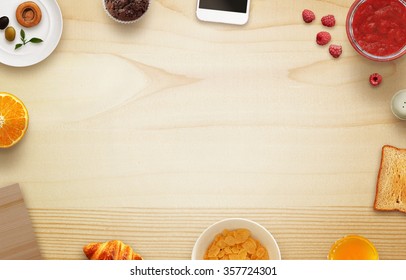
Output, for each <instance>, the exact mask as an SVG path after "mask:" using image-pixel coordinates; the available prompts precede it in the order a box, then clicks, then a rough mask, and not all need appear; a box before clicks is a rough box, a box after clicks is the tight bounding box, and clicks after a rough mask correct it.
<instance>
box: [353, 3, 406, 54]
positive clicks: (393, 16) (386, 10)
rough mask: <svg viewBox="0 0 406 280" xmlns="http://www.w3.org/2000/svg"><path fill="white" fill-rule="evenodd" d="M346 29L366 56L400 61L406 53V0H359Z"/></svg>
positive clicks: (355, 47)
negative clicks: (398, 59)
mask: <svg viewBox="0 0 406 280" xmlns="http://www.w3.org/2000/svg"><path fill="white" fill-rule="evenodd" d="M346 29H347V36H348V39H349V40H350V43H351V45H352V46H353V47H354V49H355V50H356V51H357V52H358V53H360V54H361V55H362V56H364V57H366V58H369V59H371V60H374V61H391V60H394V59H397V58H399V57H401V56H402V55H404V54H405V53H406V0H357V1H355V2H354V3H353V4H352V6H351V8H350V10H349V12H348V15H347V21H346Z"/></svg>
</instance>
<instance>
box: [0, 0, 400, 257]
mask: <svg viewBox="0 0 406 280" xmlns="http://www.w3.org/2000/svg"><path fill="white" fill-rule="evenodd" d="M58 2H59V4H60V6H61V9H62V13H63V18H64V31H63V35H62V40H61V42H60V44H59V46H58V47H57V49H56V51H55V52H54V53H53V54H52V55H51V56H50V57H49V58H48V59H47V60H45V61H43V62H42V63H40V64H38V65H35V66H33V67H29V68H23V69H16V68H10V67H6V66H3V65H0V73H1V75H0V84H1V85H2V90H3V91H8V92H11V93H14V94H15V95H17V96H19V97H20V98H21V99H22V100H23V101H24V103H25V105H26V106H27V108H28V110H29V113H30V127H29V130H28V131H27V134H26V136H25V138H24V139H23V141H22V142H21V143H19V144H18V145H17V146H15V147H14V148H13V149H9V150H1V151H0V185H8V184H11V183H14V182H20V185H21V188H22V191H23V193H24V197H25V198H26V203H27V205H28V208H29V210H30V215H31V217H32V219H33V223H34V227H35V231H36V233H37V235H38V238H39V243H40V246H41V253H42V254H43V255H44V257H45V258H50V259H59V258H61V259H73V258H82V255H81V247H82V246H83V245H84V243H86V242H88V241H92V240H93V239H97V240H104V239H109V238H116V237H117V238H120V237H122V238H123V239H129V240H125V241H127V242H130V243H131V242H133V244H135V245H136V249H139V250H140V251H141V252H140V253H142V254H143V255H145V257H146V258H148V259H158V258H168V259H172V258H176V259H179V258H189V257H190V254H191V248H192V246H193V242H194V240H195V239H196V238H197V236H198V235H199V233H200V232H201V231H202V230H203V229H204V228H205V227H206V226H208V225H209V224H210V223H212V222H214V221H216V220H218V219H220V218H226V217H230V216H232V217H237V216H243V217H248V218H252V219H256V220H259V222H261V223H262V224H264V225H265V226H267V227H268V228H269V230H271V231H272V233H274V234H275V235H276V239H277V241H278V242H279V244H280V245H281V251H282V256H283V258H286V259H301V258H303V259H317V258H319V259H324V258H325V257H326V255H327V252H328V249H329V246H330V244H331V243H332V242H333V241H334V240H335V239H337V238H338V237H340V236H342V235H345V234H349V233H359V234H364V235H366V237H368V238H371V239H372V240H373V241H374V242H376V243H377V246H378V250H379V252H380V253H381V256H382V258H385V259H391V258H393V259H406V256H405V251H406V250H405V249H406V247H405V246H406V245H405V243H404V241H403V240H406V238H405V237H406V234H405V231H404V228H403V224H404V221H405V219H406V216H405V215H403V216H402V215H399V214H397V213H377V212H374V211H373V210H372V205H373V200H374V196H375V184H376V177H377V172H378V168H379V161H380V151H381V147H382V146H383V145H385V144H390V145H394V146H398V147H401V148H406V141H405V134H406V123H405V122H401V121H399V120H398V119H396V118H395V117H394V116H393V115H392V113H391V111H390V100H391V98H392V95H393V94H394V93H395V92H397V91H398V90H400V89H402V88H406V80H405V79H404V77H405V75H406V59H405V58H402V59H399V60H396V61H394V62H389V63H376V62H372V61H368V60H366V59H364V58H362V57H360V56H359V55H358V54H357V53H356V52H355V51H354V50H353V49H352V47H351V45H350V44H349V42H348V40H347V38H346V33H345V18H346V14H347V11H348V8H349V7H350V5H351V3H352V1H351V0H329V1H294V0H274V1H264V0H262V1H261V0H255V1H252V5H251V16H250V20H249V22H248V24H247V25H245V26H231V25H223V24H214V23H213V24H212V23H203V22H200V21H198V20H197V19H196V16H195V6H196V2H195V1H186V0H154V1H153V2H152V4H151V7H150V10H149V11H148V13H147V14H146V15H145V18H143V19H142V20H141V21H139V22H138V23H136V24H134V25H119V24H117V23H115V22H113V21H112V20H111V19H109V18H108V17H107V16H106V15H105V13H104V11H103V9H102V6H101V3H100V2H101V1H80V0H59V1H58ZM304 8H310V9H312V10H314V11H315V12H316V15H317V17H318V19H320V18H321V16H323V15H325V14H328V13H334V15H335V16H336V20H337V25H336V26H335V27H334V28H333V29H329V31H330V32H331V34H332V37H333V41H332V42H333V43H336V44H341V45H342V46H343V54H342V56H341V57H340V58H339V59H333V58H332V57H331V56H330V55H329V53H328V50H327V48H323V47H320V46H317V45H316V43H315V35H316V33H317V32H318V31H320V30H324V29H325V28H323V27H322V26H321V24H320V23H319V22H318V21H316V22H314V23H313V24H304V23H303V21H302V18H301V11H302V10H303V9H304ZM372 72H379V73H381V74H382V75H383V77H384V81H383V83H382V84H381V85H380V86H379V87H378V88H372V87H371V86H370V85H369V83H368V77H369V75H370V74H371V73H372ZM150 212H151V213H153V214H150ZM199 213H201V214H199ZM168 217H170V219H168ZM115 219H116V220H115ZM113 221H114V223H113ZM275 221H276V222H275ZM111 222H112V224H110V223H111ZM162 225H165V226H164V227H162ZM179 232H180V233H181V234H182V235H181V236H182V238H181V237H179V235H176V236H172V237H171V236H168V237H166V238H165V236H166V235H167V234H172V235H173V234H174V233H179ZM60 240H64V241H66V244H67V245H66V246H65V243H64V242H62V243H61V241H60ZM166 241H167V242H166ZM138 244H139V245H140V246H138Z"/></svg>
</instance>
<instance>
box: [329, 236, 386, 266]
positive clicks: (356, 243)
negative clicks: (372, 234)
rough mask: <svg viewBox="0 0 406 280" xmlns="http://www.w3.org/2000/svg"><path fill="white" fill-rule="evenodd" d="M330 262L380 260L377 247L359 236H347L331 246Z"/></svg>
mask: <svg viewBox="0 0 406 280" xmlns="http://www.w3.org/2000/svg"><path fill="white" fill-rule="evenodd" d="M328 259H329V260H378V259H379V256H378V252H377V251H376V248H375V246H374V245H373V244H372V243H371V241H369V240H368V239H366V238H365V237H362V236H359V235H347V236H344V237H343V238H341V239H339V240H337V241H336V242H335V243H334V244H333V246H331V249H330V252H329V254H328Z"/></svg>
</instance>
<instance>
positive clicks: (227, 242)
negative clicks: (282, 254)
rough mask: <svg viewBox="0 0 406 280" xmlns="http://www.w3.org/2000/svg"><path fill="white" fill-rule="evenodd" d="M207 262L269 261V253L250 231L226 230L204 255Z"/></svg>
mask: <svg viewBox="0 0 406 280" xmlns="http://www.w3.org/2000/svg"><path fill="white" fill-rule="evenodd" d="M204 259H205V260H269V255H268V251H267V250H266V249H265V247H264V246H262V245H261V243H260V242H259V241H258V240H256V239H254V238H252V237H251V232H250V231H249V230H248V229H237V230H228V229H225V230H223V231H222V232H221V233H219V234H217V235H216V237H215V238H214V240H213V242H212V243H211V244H210V246H209V248H208V249H207V251H206V254H205V255H204Z"/></svg>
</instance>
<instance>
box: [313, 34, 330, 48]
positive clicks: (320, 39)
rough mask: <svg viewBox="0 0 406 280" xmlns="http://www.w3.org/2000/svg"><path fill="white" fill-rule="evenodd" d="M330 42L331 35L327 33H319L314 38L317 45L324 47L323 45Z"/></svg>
mask: <svg viewBox="0 0 406 280" xmlns="http://www.w3.org/2000/svg"><path fill="white" fill-rule="evenodd" d="M330 40H331V35H330V33H328V32H327V31H321V32H319V33H317V36H316V42H317V44H319V45H321V46H324V45H326V44H328V42H330Z"/></svg>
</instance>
